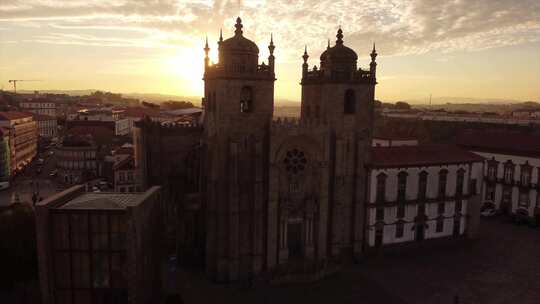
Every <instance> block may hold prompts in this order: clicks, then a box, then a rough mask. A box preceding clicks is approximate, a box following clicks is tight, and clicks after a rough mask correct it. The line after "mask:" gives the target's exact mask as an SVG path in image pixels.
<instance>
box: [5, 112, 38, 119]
mask: <svg viewBox="0 0 540 304" xmlns="http://www.w3.org/2000/svg"><path fill="white" fill-rule="evenodd" d="M27 117H32V114H31V113H26V112H18V111H8V112H0V120H14V119H21V118H27Z"/></svg>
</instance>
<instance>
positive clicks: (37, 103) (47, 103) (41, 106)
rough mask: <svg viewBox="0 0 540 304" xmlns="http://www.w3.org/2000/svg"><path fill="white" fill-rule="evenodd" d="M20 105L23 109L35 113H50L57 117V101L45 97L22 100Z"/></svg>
mask: <svg viewBox="0 0 540 304" xmlns="http://www.w3.org/2000/svg"><path fill="white" fill-rule="evenodd" d="M19 107H20V108H21V110H23V111H28V112H31V113H34V114H41V115H49V116H53V117H56V103H54V102H53V101H51V100H48V99H44V98H36V99H29V100H25V101H21V102H20V103H19Z"/></svg>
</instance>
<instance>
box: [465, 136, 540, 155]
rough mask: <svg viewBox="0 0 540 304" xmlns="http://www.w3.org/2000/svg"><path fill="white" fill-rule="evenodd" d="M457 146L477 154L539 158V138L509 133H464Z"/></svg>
mask: <svg viewBox="0 0 540 304" xmlns="http://www.w3.org/2000/svg"><path fill="white" fill-rule="evenodd" d="M456 142H457V144H458V145H459V146H461V147H463V148H466V149H469V150H474V151H478V152H492V153H500V154H508V155H520V156H529V157H540V136H539V135H527V134H521V133H517V132H510V131H466V132H463V133H461V134H460V135H458V137H457V140H456Z"/></svg>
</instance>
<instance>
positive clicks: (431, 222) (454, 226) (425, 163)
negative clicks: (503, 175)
mask: <svg viewBox="0 0 540 304" xmlns="http://www.w3.org/2000/svg"><path fill="white" fill-rule="evenodd" d="M482 172H483V158H481V157H480V156H478V155H476V154H474V153H471V152H468V151H466V150H462V149H460V148H457V147H454V146H441V145H421V146H398V147H374V148H372V161H371V164H370V170H369V171H368V207H367V225H368V229H367V234H368V235H367V237H368V244H369V247H380V246H383V245H390V244H396V243H403V242H412V241H421V240H425V239H434V238H442V237H456V236H460V235H463V234H466V233H467V234H469V235H473V234H474V233H475V231H476V228H475V227H476V225H477V223H478V217H479V210H480V196H479V195H477V194H476V193H478V192H479V191H480V187H481V185H482Z"/></svg>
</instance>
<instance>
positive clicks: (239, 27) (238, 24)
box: [234, 17, 244, 36]
mask: <svg viewBox="0 0 540 304" xmlns="http://www.w3.org/2000/svg"><path fill="white" fill-rule="evenodd" d="M234 27H235V28H236V30H235V31H234V33H235V34H236V35H237V36H238V35H242V33H243V32H242V28H243V27H244V26H243V25H242V19H240V17H238V18H236V25H235V26H234Z"/></svg>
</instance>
